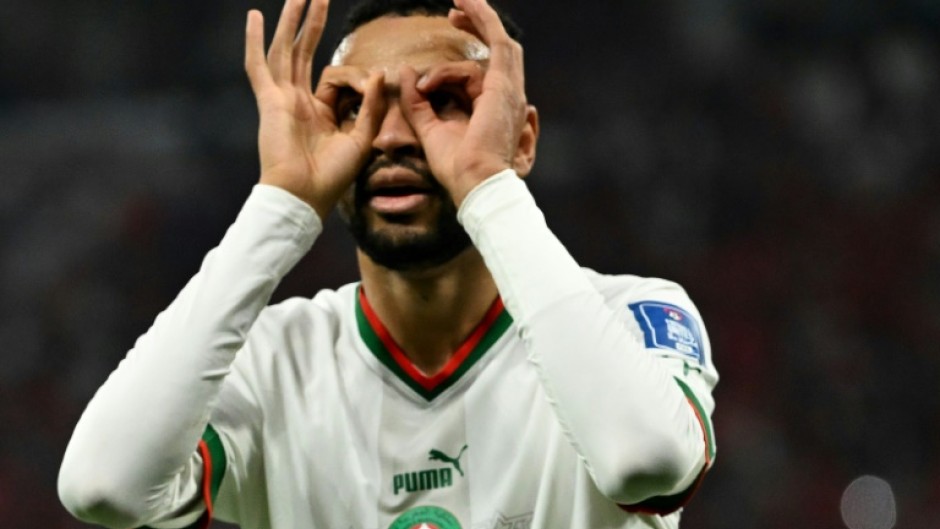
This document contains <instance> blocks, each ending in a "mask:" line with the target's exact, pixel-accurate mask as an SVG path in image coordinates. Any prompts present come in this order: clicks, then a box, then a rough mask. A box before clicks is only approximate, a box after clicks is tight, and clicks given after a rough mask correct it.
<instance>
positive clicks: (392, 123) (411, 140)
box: [372, 101, 421, 155]
mask: <svg viewBox="0 0 940 529" xmlns="http://www.w3.org/2000/svg"><path fill="white" fill-rule="evenodd" d="M372 147H373V148H374V149H376V150H379V151H382V152H383V153H384V154H386V155H414V154H416V153H417V152H418V151H419V150H420V148H421V144H420V142H419V141H418V136H417V134H415V131H414V129H413V128H412V127H411V123H409V122H408V120H407V119H405V115H404V114H403V113H402V111H401V106H399V104H398V102H397V101H393V102H390V103H389V105H388V111H387V112H386V113H385V118H384V119H383V120H382V125H381V127H379V133H378V134H376V136H375V139H374V140H373V141H372Z"/></svg>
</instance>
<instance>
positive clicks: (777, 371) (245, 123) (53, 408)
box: [0, 0, 940, 529]
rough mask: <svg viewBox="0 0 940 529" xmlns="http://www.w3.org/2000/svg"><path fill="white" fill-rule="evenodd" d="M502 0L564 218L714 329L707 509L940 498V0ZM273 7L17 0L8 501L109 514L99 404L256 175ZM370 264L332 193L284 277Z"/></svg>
mask: <svg viewBox="0 0 940 529" xmlns="http://www.w3.org/2000/svg"><path fill="white" fill-rule="evenodd" d="M349 3H350V2H349V1H341V0H335V2H334V17H335V18H338V17H337V16H336V15H338V12H339V11H343V10H344V9H345V8H346V7H347V6H348V5H349ZM504 5H505V6H506V7H508V8H509V10H510V11H511V12H512V13H513V14H514V17H515V18H516V19H517V20H518V21H519V22H520V24H521V25H522V26H523V28H524V29H525V31H526V37H525V39H524V44H525V46H526V50H527V51H526V61H527V84H528V92H529V96H530V99H531V101H532V102H534V103H535V104H536V105H538V106H539V107H540V110H541V117H542V126H543V135H542V139H541V148H540V153H539V160H538V163H537V166H536V171H535V173H534V174H533V175H532V177H531V178H530V180H529V182H530V186H531V187H532V189H533V191H534V193H535V194H536V197H537V199H538V200H539V202H540V204H541V206H542V208H543V209H544V210H545V211H546V212H547V215H548V219H549V222H550V225H551V226H552V227H553V228H554V230H555V231H556V233H557V234H558V235H559V236H560V237H561V239H562V240H563V242H564V243H565V244H566V245H567V246H568V248H569V249H570V250H571V252H572V253H573V254H574V255H575V257H576V258H577V259H578V260H579V261H580V262H581V263H582V264H583V265H585V266H589V267H592V268H595V269H597V270H599V271H603V272H618V273H634V274H640V275H652V276H660V277H667V278H670V279H674V280H677V281H679V282H681V283H682V284H683V285H684V286H686V288H687V290H688V291H689V292H690V294H691V296H692V298H693V300H695V301H696V303H697V304H698V305H699V307H700V309H701V312H702V314H703V315H704V318H705V320H706V325H707V327H708V329H709V331H710V334H711V338H712V343H713V349H714V357H715V359H716V363H717V365H718V367H719V370H720V372H721V375H722V380H721V382H720V384H719V386H718V388H717V390H716V392H715V395H716V398H717V402H718V408H717V411H716V414H715V423H716V428H717V434H718V442H719V455H718V460H717V464H716V466H715V469H714V471H713V473H712V475H711V477H710V478H709V479H708V480H707V481H706V482H705V485H704V486H703V488H702V490H701V491H700V493H699V494H698V496H697V497H696V498H695V499H694V500H693V501H692V503H691V505H690V506H689V507H688V508H687V510H686V512H685V515H684V522H683V528H684V529H719V528H734V529H744V528H756V529H793V528H813V529H815V528H821V529H830V528H831V529H840V528H848V529H890V528H891V527H898V528H903V529H929V528H936V527H940V457H938V447H940V390H938V382H940V347H938V344H940V98H938V95H940V92H938V88H940V76H938V65H940V38H938V37H940V2H938V1H936V0H894V1H888V0H856V1H854V2H834V1H825V0H822V1H821V0H657V1H652V0H650V1H621V0H605V1H600V0H587V1H580V2H570V1H563V0H539V1H531V2H525V1H523V0H515V1H504ZM250 7H257V8H261V9H262V10H263V11H264V12H265V14H266V15H267V17H266V18H267V24H268V28H269V34H270V32H271V30H272V29H273V24H274V21H275V19H276V15H277V13H278V12H279V10H280V5H279V4H278V3H277V2H276V1H273V0H256V1H255V2H248V1H247V0H231V1H227V2H213V1H208V2H187V1H183V0H164V1H162V2H152V3H151V2H145V3H135V2H118V1H114V0H85V1H82V2H71V1H64V0H45V1H43V2H2V3H0V344H2V345H0V526H2V527H10V528H32V527H44V528H46V529H53V528H56V529H63V528H77V527H85V526H84V525H83V524H81V523H79V522H76V521H73V520H72V519H71V518H70V517H69V515H68V514H67V513H66V512H65V511H64V509H63V508H62V507H61V506H60V504H59V502H58V499H57V497H56V493H55V480H56V475H57V471H58V465H59V462H60V461H61V457H62V453H63V450H64V448H65V445H66V443H67V441H68V438H69V436H70V434H71V431H72V428H73V426H74V425H75V422H76V421H77V419H78V417H79V414H80V413H81V411H82V409H83V408H84V406H85V404H86V403H87V401H88V400H89V398H90V397H91V395H92V394H93V392H94V391H95V389H96V388H97V387H98V386H99V385H100V384H101V383H102V382H103V381H104V379H105V378H106V377H107V375H108V373H109V372H110V371H111V370H112V369H113V368H114V366H115V365H116V364H117V362H118V361H119V360H120V358H122V357H123V355H124V354H125V352H126V350H127V349H128V348H129V347H130V346H131V345H132V343H133V341H134V339H135V338H136V337H137V336H138V335H139V334H140V333H142V332H143V331H144V330H145V329H146V328H147V327H148V326H149V324H150V322H151V321H152V319H153V318H154V317H155V315H156V314H157V313H158V312H159V311H160V310H161V309H162V308H163V307H164V306H166V305H167V304H168V303H169V302H170V300H171V299H172V298H173V297H174V296H175V294H176V292H177V291H178V290H179V289H180V288H181V287H182V285H183V284H184V282H185V281H186V280H187V279H188V278H189V277H190V276H191V275H192V274H193V273H194V272H195V271H196V270H197V268H198V266H199V263H200V260H201V258H202V256H203V255H204V254H205V252H206V251H207V250H209V249H210V248H211V247H212V246H214V245H215V243H216V242H217V241H218V240H219V239H220V237H221V236H222V233H223V232H224V230H225V228H226V227H227V226H228V224H229V223H230V222H231V221H232V220H233V218H234V215H235V214H236V212H237V210H238V208H239V206H240V204H241V202H242V200H243V199H244V198H245V197H246V196H247V194H248V192H249V190H250V187H251V185H252V184H253V183H254V182H255V180H256V178H257V158H256V146H255V133H256V126H257V117H256V113H255V108H254V102H253V99H252V97H251V93H250V91H249V88H248V84H247V82H246V80H245V79H244V76H243V71H242V50H243V36H242V35H243V33H242V32H243V28H244V16H245V12H246V11H247V9H248V8H250ZM335 18H334V22H335ZM333 30H334V31H335V27H334V28H333ZM335 38H336V35H335V32H334V33H329V34H328V36H327V38H326V42H327V44H328V45H331V44H332V42H333V41H334V40H335ZM328 45H325V47H330V46H328ZM326 57H327V54H326V53H325V52H324V53H321V54H320V64H321V65H322V64H323V62H324V60H325V59H326ZM356 277H357V274H356V269H355V263H354V260H353V247H352V243H351V241H350V239H349V237H348V236H347V235H346V233H345V231H344V230H343V229H342V226H341V225H340V223H339V222H337V221H336V220H335V219H333V220H332V221H331V223H330V225H329V227H328V229H327V232H326V234H325V235H324V236H323V237H322V239H321V240H320V241H319V242H318V243H317V245H316V246H315V247H314V250H313V251H312V253H311V255H310V256H308V258H307V259H306V260H305V261H304V262H303V263H302V264H301V265H300V266H299V267H298V268H297V269H296V270H295V271H294V272H293V273H292V274H291V275H290V277H289V278H288V279H287V280H286V281H285V283H284V284H283V285H282V287H281V288H280V289H279V291H278V293H277V295H276V297H277V299H283V298H284V297H287V296H294V295H303V296H310V295H312V294H313V293H314V292H316V291H317V290H318V289H320V288H328V287H335V286H338V285H339V284H342V283H345V282H348V281H351V280H355V279H356ZM146 415H147V410H141V417H142V420H145V417H146ZM859 478H861V479H860V480H859ZM853 482H854V485H852V486H850V484H852V483H853Z"/></svg>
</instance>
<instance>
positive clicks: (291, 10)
mask: <svg viewBox="0 0 940 529" xmlns="http://www.w3.org/2000/svg"><path fill="white" fill-rule="evenodd" d="M305 3H306V0H285V2H284V9H283V10H282V11H281V18H280V20H278V22H277V29H275V30H274V38H273V39H271V47H270V48H269V49H268V67H269V68H270V69H271V76H272V77H273V78H274V80H275V81H276V82H281V81H283V80H290V79H291V56H292V55H293V42H294V35H296V34H297V26H298V25H299V24H300V17H301V15H302V13H303V9H304V4H305Z"/></svg>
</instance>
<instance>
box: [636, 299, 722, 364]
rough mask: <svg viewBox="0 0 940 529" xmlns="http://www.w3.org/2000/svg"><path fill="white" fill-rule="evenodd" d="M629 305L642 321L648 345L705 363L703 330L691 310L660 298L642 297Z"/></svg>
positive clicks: (637, 318)
mask: <svg viewBox="0 0 940 529" xmlns="http://www.w3.org/2000/svg"><path fill="white" fill-rule="evenodd" d="M628 307H629V308H630V310H631V311H633V315H634V317H636V321H637V323H639V324H640V329H641V330H642V331H643V338H644V340H645V341H646V347H647V348H650V349H667V350H670V351H675V352H678V353H680V354H682V355H683V356H686V357H689V358H692V359H694V360H696V361H697V362H698V363H699V364H701V365H705V355H704V354H703V351H702V347H703V344H702V331H701V328H700V327H699V324H698V321H696V320H695V318H693V317H692V315H691V314H689V312H688V311H686V310H685V309H682V308H680V307H677V306H675V305H670V304H669V303H663V302H660V301H640V302H639V303H633V304H631V305H628Z"/></svg>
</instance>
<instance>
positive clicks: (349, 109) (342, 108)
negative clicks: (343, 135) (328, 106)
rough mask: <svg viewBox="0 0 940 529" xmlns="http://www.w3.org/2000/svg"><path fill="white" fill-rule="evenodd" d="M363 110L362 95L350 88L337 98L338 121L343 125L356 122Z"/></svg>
mask: <svg viewBox="0 0 940 529" xmlns="http://www.w3.org/2000/svg"><path fill="white" fill-rule="evenodd" d="M361 108H362V95H361V94H359V93H358V92H356V91H355V90H353V89H351V88H349V89H345V90H342V91H341V92H340V94H339V96H338V97H337V98H336V109H335V110H336V121H337V123H343V122H346V121H355V120H356V118H357V117H359V110H360V109H361Z"/></svg>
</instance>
